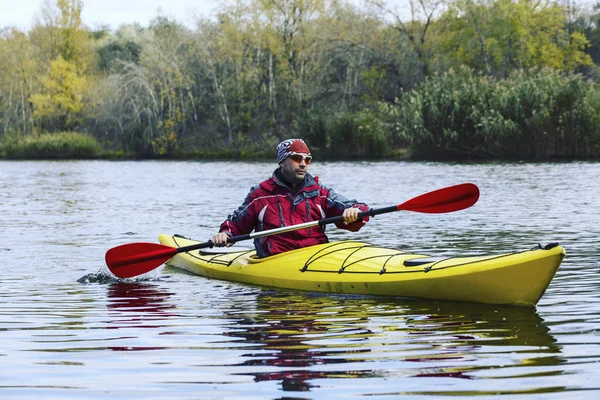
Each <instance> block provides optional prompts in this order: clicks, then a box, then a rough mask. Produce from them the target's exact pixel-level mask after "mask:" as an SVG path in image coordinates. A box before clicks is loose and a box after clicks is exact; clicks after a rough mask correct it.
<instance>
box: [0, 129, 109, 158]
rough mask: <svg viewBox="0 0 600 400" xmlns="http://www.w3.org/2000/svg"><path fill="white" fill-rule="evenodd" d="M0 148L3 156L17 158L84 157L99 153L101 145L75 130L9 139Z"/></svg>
mask: <svg viewBox="0 0 600 400" xmlns="http://www.w3.org/2000/svg"><path fill="white" fill-rule="evenodd" d="M0 149H1V150H0V154H2V155H3V156H4V157H6V158H17V159H84V158H95V157H98V156H99V155H100V154H101V146H100V144H99V143H98V141H97V140H96V139H95V138H93V137H91V136H88V135H84V134H81V133H77V132H61V133H56V134H52V133H46V134H42V135H39V136H28V137H26V138H24V139H10V140H7V141H6V143H4V144H3V145H2V146H1V148H0Z"/></svg>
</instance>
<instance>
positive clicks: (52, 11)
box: [30, 0, 92, 131]
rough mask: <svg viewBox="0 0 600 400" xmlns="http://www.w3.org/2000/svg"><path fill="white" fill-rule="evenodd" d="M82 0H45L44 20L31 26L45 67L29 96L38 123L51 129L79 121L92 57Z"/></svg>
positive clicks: (66, 127) (70, 127) (88, 83)
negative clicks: (83, 20) (35, 89)
mask: <svg viewBox="0 0 600 400" xmlns="http://www.w3.org/2000/svg"><path fill="white" fill-rule="evenodd" d="M82 8H83V3H82V1H81V0H56V3H51V2H50V0H45V2H44V3H43V7H42V10H41V15H42V20H43V22H39V21H38V23H37V24H36V25H35V26H34V28H33V29H32V32H31V34H30V35H31V37H32V42H33V44H34V46H36V48H37V49H39V52H40V53H39V57H40V59H41V61H42V62H46V63H47V65H48V70H47V71H46V73H45V74H44V75H41V76H40V77H39V81H40V84H41V85H40V88H39V92H36V93H33V94H32V95H31V96H30V101H31V103H32V104H33V107H34V113H33V116H34V118H36V119H37V120H38V121H37V122H38V125H39V126H40V127H41V128H43V129H47V130H50V131H59V130H64V129H67V130H70V129H73V128H75V127H76V126H77V125H78V124H79V123H80V122H81V115H80V113H81V111H82V109H83V106H84V101H83V100H84V96H85V92H86V91H87V89H88V88H89V86H90V81H89V78H88V76H87V72H88V68H89V66H90V63H91V59H92V51H91V46H90V39H89V36H88V33H87V29H86V28H85V26H84V25H83V24H82V22H81V11H82Z"/></svg>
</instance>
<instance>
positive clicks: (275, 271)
mask: <svg viewBox="0 0 600 400" xmlns="http://www.w3.org/2000/svg"><path fill="white" fill-rule="evenodd" d="M159 240H160V242H161V243H162V244H164V245H167V246H172V247H184V246H188V245H193V244H195V243H198V241H194V240H190V239H186V238H182V237H179V236H171V235H160V236H159ZM565 254H566V253H565V250H564V249H563V248H562V247H561V246H558V245H553V246H547V247H546V248H541V247H539V248H535V249H532V250H526V251H522V252H516V253H508V254H500V255H488V256H469V257H448V258H435V259H432V258H429V257H428V256H426V255H420V254H413V253H406V252H402V251H399V250H394V249H388V248H384V247H380V246H375V245H372V244H367V243H361V242H354V241H341V242H332V243H326V244H322V245H317V246H312V247H308V248H303V249H297V250H292V251H289V252H286V253H282V254H277V255H274V256H270V257H265V258H258V257H257V256H256V253H255V251H254V250H239V251H235V250H233V251H232V248H230V249H226V250H221V251H220V250H209V251H205V250H195V251H191V252H188V253H179V254H177V255H176V256H174V257H173V258H172V259H171V260H169V261H168V262H167V265H169V266H172V267H176V268H180V269H184V270H187V271H189V272H191V273H193V274H196V275H200V276H205V277H209V278H216V279H221V280H227V281H234V282H242V283H248V284H253V285H261V286H269V287H278V288H286V289H296V290H304V291H313V292H328V293H342V294H359V295H378V296H398V297H417V298H430V299H445V300H458V301H472V302H480V303H491V304H512V305H523V306H534V305H535V304H537V302H538V301H539V299H540V298H541V297H542V295H543V294H544V292H545V290H546V288H547V287H548V285H549V284H550V282H551V280H552V278H553V277H554V274H555V273H556V271H557V270H558V268H559V266H560V264H561V262H562V259H563V257H564V256H565Z"/></svg>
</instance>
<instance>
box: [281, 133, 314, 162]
mask: <svg viewBox="0 0 600 400" xmlns="http://www.w3.org/2000/svg"><path fill="white" fill-rule="evenodd" d="M294 153H305V154H308V155H310V150H309V149H308V146H307V145H306V143H304V140H302V139H287V140H284V141H283V142H281V143H279V144H278V145H277V164H279V163H281V162H282V161H283V160H285V159H286V158H288V157H289V156H291V155H292V154H294Z"/></svg>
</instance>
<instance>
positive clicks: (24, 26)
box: [0, 0, 221, 31]
mask: <svg viewBox="0 0 600 400" xmlns="http://www.w3.org/2000/svg"><path fill="white" fill-rule="evenodd" d="M220 3H221V2H220V1H219V0H83V11H82V13H81V14H82V20H83V23H84V24H85V25H86V26H87V27H88V28H92V29H93V28H97V27H100V26H102V25H108V26H109V27H110V28H111V29H113V30H115V29H117V28H118V27H119V26H120V25H122V24H130V23H134V22H139V23H140V24H141V25H142V26H148V23H149V22H150V21H151V20H152V19H154V18H155V17H156V16H158V15H162V16H165V17H171V18H173V19H175V20H176V21H177V22H180V23H182V24H184V25H188V26H190V27H193V19H194V18H193V16H194V15H200V16H205V17H210V16H211V15H212V13H213V12H214V11H215V10H217V9H218V8H219V4H220ZM42 4H43V0H0V29H2V28H6V27H9V26H16V27H17V28H18V29H19V30H22V31H28V30H29V29H30V28H31V26H32V25H33V21H34V18H35V17H36V15H39V14H40V10H41V9H42ZM159 11H160V12H159Z"/></svg>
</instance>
